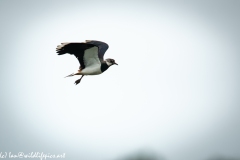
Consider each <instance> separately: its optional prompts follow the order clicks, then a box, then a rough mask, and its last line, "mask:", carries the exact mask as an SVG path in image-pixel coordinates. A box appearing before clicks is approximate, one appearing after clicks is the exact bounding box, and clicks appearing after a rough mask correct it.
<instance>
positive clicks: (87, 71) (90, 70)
mask: <svg viewBox="0 0 240 160" xmlns="http://www.w3.org/2000/svg"><path fill="white" fill-rule="evenodd" d="M100 68H101V67H100V65H94V66H89V67H87V68H84V69H83V70H82V71H81V72H80V74H82V75H97V74H101V73H102V71H101V69H100Z"/></svg>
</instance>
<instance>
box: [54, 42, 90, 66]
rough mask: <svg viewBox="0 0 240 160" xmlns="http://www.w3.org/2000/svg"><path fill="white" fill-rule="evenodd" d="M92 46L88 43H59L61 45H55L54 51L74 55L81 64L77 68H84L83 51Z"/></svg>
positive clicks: (59, 53)
mask: <svg viewBox="0 0 240 160" xmlns="http://www.w3.org/2000/svg"><path fill="white" fill-rule="evenodd" d="M94 46H95V45H94V44H89V43H61V45H59V46H57V48H56V51H57V53H58V55H62V54H66V53H69V54H73V55H75V56H76V58H77V59H78V61H79V63H80V65H81V66H80V67H79V69H84V68H85V63H84V58H83V56H84V51H85V50H86V49H89V48H92V47H94Z"/></svg>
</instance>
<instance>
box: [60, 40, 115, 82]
mask: <svg viewBox="0 0 240 160" xmlns="http://www.w3.org/2000/svg"><path fill="white" fill-rule="evenodd" d="M107 49H108V44H106V43H104V42H100V41H92V40H91V41H86V42H85V43H62V44H61V45H59V46H57V53H58V55H62V54H66V53H69V54H73V55H75V57H76V58H77V59H78V61H79V63H80V67H79V70H78V71H77V72H76V73H73V74H70V75H68V76H67V77H70V76H75V75H82V77H83V76H84V75H98V74H101V73H103V72H104V71H106V70H107V69H108V68H109V67H110V66H112V65H114V64H117V63H115V60H114V59H106V60H104V58H103V57H104V53H105V52H106V50H107ZM82 77H81V78H80V79H78V80H77V81H75V84H78V83H80V81H81V79H82Z"/></svg>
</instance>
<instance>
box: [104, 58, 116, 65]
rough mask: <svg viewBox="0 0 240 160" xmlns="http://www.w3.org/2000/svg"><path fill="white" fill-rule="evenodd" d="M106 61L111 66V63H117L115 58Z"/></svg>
mask: <svg viewBox="0 0 240 160" xmlns="http://www.w3.org/2000/svg"><path fill="white" fill-rule="evenodd" d="M106 63H107V65H108V66H111V65H113V64H115V60H114V59H106Z"/></svg>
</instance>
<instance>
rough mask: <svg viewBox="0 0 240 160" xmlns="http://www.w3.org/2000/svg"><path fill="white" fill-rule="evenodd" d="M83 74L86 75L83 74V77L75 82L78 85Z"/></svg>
mask: <svg viewBox="0 0 240 160" xmlns="http://www.w3.org/2000/svg"><path fill="white" fill-rule="evenodd" d="M83 76H84V75H82V77H81V78H80V79H78V80H76V81H75V83H74V84H76V85H77V84H78V83H80V81H81V80H82V78H83Z"/></svg>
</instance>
